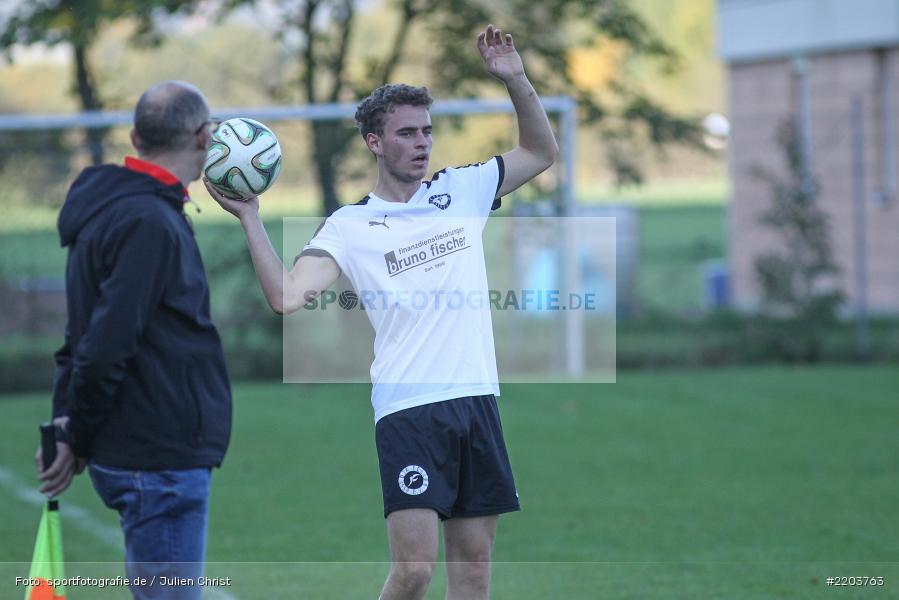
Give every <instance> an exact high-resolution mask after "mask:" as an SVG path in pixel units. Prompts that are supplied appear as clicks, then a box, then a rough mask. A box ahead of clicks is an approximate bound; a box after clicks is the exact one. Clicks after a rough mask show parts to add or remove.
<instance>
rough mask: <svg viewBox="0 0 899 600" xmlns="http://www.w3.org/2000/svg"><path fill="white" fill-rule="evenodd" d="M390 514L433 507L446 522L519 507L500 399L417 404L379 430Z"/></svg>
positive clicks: (385, 421)
mask: <svg viewBox="0 0 899 600" xmlns="http://www.w3.org/2000/svg"><path fill="white" fill-rule="evenodd" d="M375 444H376V445H377V447H378V460H379V462H380V466H381V488H382V489H383V491H384V516H385V517H386V516H387V515H389V514H390V513H392V512H393V511H395V510H401V509H405V508H431V509H434V510H435V511H437V514H438V515H439V516H440V518H441V519H451V518H453V517H482V516H486V515H498V514H500V513H505V512H512V511H516V510H519V508H520V507H519V504H518V492H517V491H516V490H515V481H514V479H513V478H512V467H511V465H510V464H509V455H508V454H507V453H506V444H505V442H504V441H503V430H502V426H501V425H500V422H499V411H498V409H497V407H496V398H494V397H493V395H492V394H491V395H489V396H468V397H464V398H456V399H454V400H445V401H443V402H434V403H431V404H424V405H422V406H414V407H412V408H407V409H405V410H401V411H398V412H395V413H391V414H389V415H387V416H386V417H383V418H381V419H380V420H379V421H378V423H377V425H376V426H375Z"/></svg>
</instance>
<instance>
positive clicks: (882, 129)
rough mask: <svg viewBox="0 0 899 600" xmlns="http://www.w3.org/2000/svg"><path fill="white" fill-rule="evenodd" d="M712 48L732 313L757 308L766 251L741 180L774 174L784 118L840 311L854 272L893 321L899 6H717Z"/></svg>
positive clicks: (896, 306)
mask: <svg viewBox="0 0 899 600" xmlns="http://www.w3.org/2000/svg"><path fill="white" fill-rule="evenodd" d="M718 44H719V54H720V56H721V57H722V59H723V60H724V61H725V63H726V65H727V79H728V84H727V85H728V102H729V111H728V112H729V117H730V120H731V141H730V152H729V155H730V156H729V160H730V176H731V180H732V184H733V196H732V198H731V203H730V209H729V231H730V248H729V261H730V272H731V282H732V293H733V299H734V302H735V304H736V306H737V307H740V308H743V309H752V308H753V307H754V306H757V304H758V297H759V294H758V288H757V285H756V281H755V275H754V267H753V260H754V258H755V257H756V256H757V255H758V253H759V252H760V251H761V250H765V249H768V248H769V247H771V245H772V244H773V243H775V239H774V238H773V236H772V234H771V233H770V231H769V230H768V229H767V228H765V227H764V226H762V225H761V224H760V223H759V216H760V214H761V213H762V212H763V211H764V210H765V209H766V208H767V207H768V206H769V205H770V202H771V198H770V191H769V189H768V187H767V186H766V184H765V183H764V182H762V181H760V180H759V179H758V178H757V177H755V176H754V175H753V174H752V173H751V170H752V169H753V168H754V167H762V168H764V169H767V170H774V171H781V172H782V171H783V170H784V164H783V155H782V152H781V150H780V148H779V146H778V144H777V142H776V138H777V130H778V127H779V126H780V124H781V123H782V122H784V120H786V119H789V118H793V119H794V120H795V121H794V122H795V123H797V125H798V130H799V134H800V140H801V142H802V143H801V147H802V150H803V152H802V154H803V157H804V162H805V164H806V166H807V168H808V170H809V172H810V173H812V174H813V175H814V176H816V177H817V179H818V182H819V183H820V185H821V192H820V196H819V201H820V203H821V206H822V208H823V209H824V210H825V211H826V212H827V213H828V215H829V216H830V220H831V232H832V242H833V248H834V253H835V255H836V258H837V262H838V263H839V265H840V268H841V270H842V274H841V284H842V288H843V290H844V291H845V292H846V294H847V296H848V297H849V300H850V303H852V304H855V303H856V302H857V301H858V299H859V298H860V297H862V296H861V294H860V293H859V290H861V289H863V287H862V284H861V283H860V280H859V275H860V274H863V275H865V277H864V278H865V279H866V280H867V282H866V285H865V286H864V287H865V288H866V293H867V303H868V306H869V307H870V309H871V310H872V311H873V312H875V313H892V314H896V313H899V199H897V182H896V179H897V175H896V173H897V169H899V162H897V149H896V136H897V121H899V118H897V107H899V105H897V100H896V98H897V97H899V89H897V87H899V1H897V0H719V3H718ZM854 99H857V100H858V101H859V102H860V107H861V113H860V114H861V115H862V117H861V119H860V123H861V125H862V126H861V131H862V132H863V138H862V140H863V143H862V144H861V146H860V147H861V148H862V155H863V157H864V160H863V162H862V163H861V164H862V166H863V169H862V172H863V176H862V179H861V180H862V181H863V184H864V185H863V190H864V193H863V198H864V215H865V221H866V226H865V227H864V228H863V230H864V236H863V237H864V238H865V244H864V247H865V248H866V251H865V252H859V251H857V248H858V244H857V241H858V239H860V238H859V237H857V230H856V226H855V224H856V222H857V221H856V215H857V213H856V212H855V211H856V210H857V207H856V206H855V205H854V200H855V196H854V194H853V182H854V179H853V157H854V156H855V155H856V154H854V150H853V132H854V131H855V129H854V128H853V125H852V119H851V115H852V104H853V100H854ZM859 222H860V221H859ZM865 254H866V255H867V261H865V263H866V265H867V266H866V268H865V269H863V270H860V269H858V268H857V263H858V262H859V258H860V257H863V256H864V255H865Z"/></svg>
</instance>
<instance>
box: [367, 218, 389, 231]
mask: <svg viewBox="0 0 899 600" xmlns="http://www.w3.org/2000/svg"><path fill="white" fill-rule="evenodd" d="M375 225H383V226H384V227H385V228H387V229H390V225H388V224H387V215H384V220H383V221H369V222H368V226H369V227H374V226H375Z"/></svg>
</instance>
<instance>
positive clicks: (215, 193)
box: [203, 177, 259, 219]
mask: <svg viewBox="0 0 899 600" xmlns="http://www.w3.org/2000/svg"><path fill="white" fill-rule="evenodd" d="M203 185H205V186H206V191H207V192H209V195H210V196H212V199H213V200H215V201H216V202H218V203H219V206H221V207H222V208H224V209H225V210H226V211H228V212H229V213H231V214H232V215H234V216H235V217H237V218H238V219H242V218H244V217H245V216H247V215H252V214H255V213H258V212H259V196H253V197H252V198H248V199H246V200H234V199H232V198H228V197H227V196H225V195H224V194H222V193H221V192H220V191H219V190H218V189H217V188H216V187H215V186H214V185H213V184H212V182H211V181H209V179H207V178H206V177H204V178H203Z"/></svg>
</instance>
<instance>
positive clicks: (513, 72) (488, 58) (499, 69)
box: [478, 25, 524, 82]
mask: <svg viewBox="0 0 899 600" xmlns="http://www.w3.org/2000/svg"><path fill="white" fill-rule="evenodd" d="M478 51H479V52H480V53H481V58H483V59H484V63H485V64H486V65H487V72H488V73H490V74H491V75H493V76H494V77H496V78H497V79H499V80H501V81H503V82H508V81H510V80H512V79H515V78H516V77H520V76H522V75H524V64H523V63H522V62H521V56H519V55H518V50H516V49H515V45H514V44H513V43H512V35H511V34H509V33H507V34H505V35H503V32H502V30H501V29H494V28H493V25H488V26H487V30H486V31H482V32H481V33H480V34H478Z"/></svg>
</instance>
